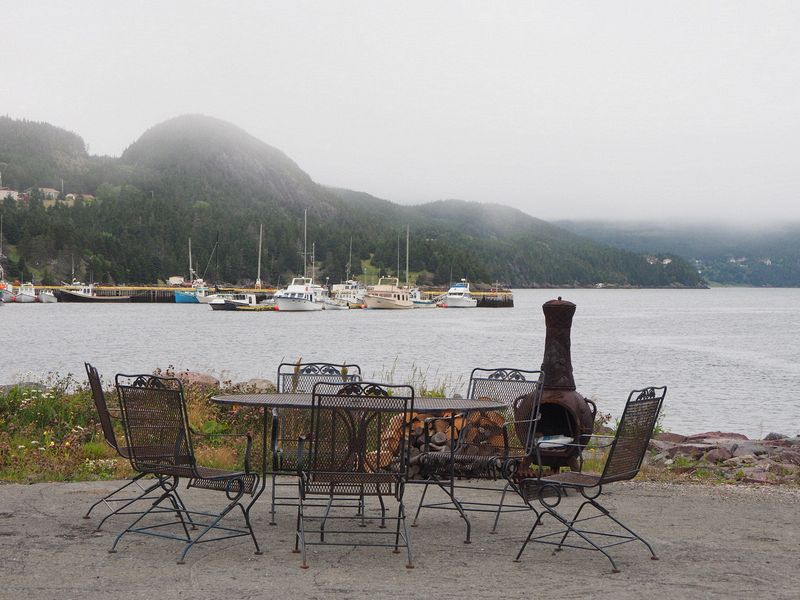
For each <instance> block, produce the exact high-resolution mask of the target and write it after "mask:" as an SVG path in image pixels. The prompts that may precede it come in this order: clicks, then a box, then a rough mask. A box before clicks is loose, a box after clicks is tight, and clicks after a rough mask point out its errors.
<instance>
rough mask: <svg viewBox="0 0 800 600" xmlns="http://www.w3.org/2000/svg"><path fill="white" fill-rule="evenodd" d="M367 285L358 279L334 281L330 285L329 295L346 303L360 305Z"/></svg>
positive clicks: (362, 302)
mask: <svg viewBox="0 0 800 600" xmlns="http://www.w3.org/2000/svg"><path fill="white" fill-rule="evenodd" d="M366 293H367V287H366V286H365V285H364V284H363V283H361V282H360V281H356V280H355V279H348V280H347V281H345V282H344V283H335V284H333V287H331V295H332V296H333V297H334V298H335V299H336V300H341V301H342V302H345V303H347V304H348V305H356V306H362V305H363V304H364V294H366Z"/></svg>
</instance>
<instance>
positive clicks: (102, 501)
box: [83, 473, 158, 519]
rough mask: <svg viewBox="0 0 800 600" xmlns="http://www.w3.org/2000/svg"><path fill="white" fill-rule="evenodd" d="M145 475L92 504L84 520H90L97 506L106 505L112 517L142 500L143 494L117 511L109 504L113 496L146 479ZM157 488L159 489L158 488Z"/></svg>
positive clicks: (137, 477)
mask: <svg viewBox="0 0 800 600" xmlns="http://www.w3.org/2000/svg"><path fill="white" fill-rule="evenodd" d="M145 475H146V473H139V474H138V475H136V477H134V478H133V479H131V480H130V481H128V482H127V483H126V484H125V485H123V486H120V487H118V488H117V489H115V490H114V491H113V492H111V493H110V494H106V495H105V496H103V497H102V498H100V499H99V500H98V501H97V502H95V503H94V504H92V505H91V506H90V507H89V510H87V511H86V514H85V515H83V518H84V519H88V518H89V515H91V514H92V511H93V510H94V509H95V507H96V506H98V505H99V504H105V505H106V506H107V507H108V510H110V511H111V514H112V515H114V514H116V513H118V512H119V511H121V510H122V509H123V508H125V507H127V506H129V505H130V504H131V502H135V501H136V500H138V499H139V498H141V497H142V496H143V494H139V495H138V496H137V497H136V498H134V499H133V500H131V501H130V502H127V503H126V504H125V505H124V506H123V507H122V508H118V509H116V510H115V509H112V508H111V506H110V505H109V504H108V500H110V499H111V497H112V496H116V495H117V494H119V493H120V492H121V491H122V490H124V489H127V488H128V487H129V486H131V485H133V484H135V483H137V482H138V481H139V480H140V479H141V478H142V477H144V476H145ZM156 487H158V486H156Z"/></svg>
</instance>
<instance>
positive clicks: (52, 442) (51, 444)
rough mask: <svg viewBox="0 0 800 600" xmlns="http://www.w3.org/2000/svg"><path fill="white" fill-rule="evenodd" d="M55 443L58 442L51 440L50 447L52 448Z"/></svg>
mask: <svg viewBox="0 0 800 600" xmlns="http://www.w3.org/2000/svg"><path fill="white" fill-rule="evenodd" d="M55 445H56V443H55V442H54V441H52V440H50V447H51V448H52V447H53V446H55Z"/></svg>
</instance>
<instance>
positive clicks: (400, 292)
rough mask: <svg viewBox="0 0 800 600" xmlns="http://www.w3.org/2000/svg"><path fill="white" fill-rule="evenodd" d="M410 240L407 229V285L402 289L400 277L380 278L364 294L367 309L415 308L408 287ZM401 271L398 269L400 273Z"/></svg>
mask: <svg viewBox="0 0 800 600" xmlns="http://www.w3.org/2000/svg"><path fill="white" fill-rule="evenodd" d="M408 239H409V230H408V228H406V285H405V287H400V279H399V278H398V277H380V278H379V279H378V284H377V285H373V286H371V287H368V288H367V293H366V294H364V306H366V307H367V308H376V309H389V310H397V309H405V308H414V303H413V302H412V301H411V294H410V290H409V287H408ZM399 250H400V248H399V242H398V261H397V262H398V267H399V263H400V260H399V258H400V256H399V254H400V252H399ZM399 270H400V269H399V268H398V271H399Z"/></svg>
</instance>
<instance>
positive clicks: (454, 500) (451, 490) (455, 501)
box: [433, 479, 472, 544]
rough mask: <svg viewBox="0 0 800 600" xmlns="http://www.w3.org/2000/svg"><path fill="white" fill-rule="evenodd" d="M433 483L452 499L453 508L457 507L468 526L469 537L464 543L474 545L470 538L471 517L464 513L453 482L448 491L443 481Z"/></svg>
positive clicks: (437, 480)
mask: <svg viewBox="0 0 800 600" xmlns="http://www.w3.org/2000/svg"><path fill="white" fill-rule="evenodd" d="M433 481H434V483H435V484H436V485H438V486H439V487H440V488H441V490H442V491H443V492H444V493H445V494H447V496H448V497H449V498H450V501H451V502H452V503H453V506H455V507H456V510H458V514H460V515H461V518H462V519H464V523H465V524H466V526H467V536H466V538H465V539H464V543H465V544H471V543H472V540H471V538H470V536H471V533H472V523H470V521H469V517H467V513H466V512H465V511H464V507H463V506H461V502H459V501H458V498H456V495H455V487H454V486H453V485H452V482H451V485H450V487H449V489H448V487H446V486H445V485H444V484H443V483H442V482H441V480H439V479H434V480H433Z"/></svg>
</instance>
